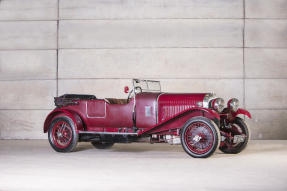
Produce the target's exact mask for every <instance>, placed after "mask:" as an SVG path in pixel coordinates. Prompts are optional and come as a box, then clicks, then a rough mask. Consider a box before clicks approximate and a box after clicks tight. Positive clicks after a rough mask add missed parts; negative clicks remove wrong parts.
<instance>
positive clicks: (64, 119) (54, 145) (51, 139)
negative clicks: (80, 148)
mask: <svg viewBox="0 0 287 191" xmlns="http://www.w3.org/2000/svg"><path fill="white" fill-rule="evenodd" d="M58 122H65V123H67V124H68V125H69V126H70V130H71V132H72V133H71V140H70V142H69V143H68V144H67V146H65V147H63V148H60V147H59V146H57V144H58V143H56V140H55V135H54V137H53V128H56V126H55V125H56V124H57V123H58ZM48 139H49V143H50V145H51V146H52V148H53V149H54V150H55V151H57V152H63V153H66V152H72V151H74V150H75V148H76V146H77V144H78V139H79V135H78V134H77V132H76V128H75V125H74V122H73V120H72V119H71V118H69V117H67V116H60V117H56V118H55V119H53V121H52V123H51V124H50V127H49V130H48Z"/></svg>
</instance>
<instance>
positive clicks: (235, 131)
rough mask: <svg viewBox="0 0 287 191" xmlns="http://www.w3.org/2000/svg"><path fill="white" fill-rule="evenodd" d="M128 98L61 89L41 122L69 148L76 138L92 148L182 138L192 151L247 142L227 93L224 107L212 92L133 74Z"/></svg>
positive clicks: (232, 149)
mask: <svg viewBox="0 0 287 191" xmlns="http://www.w3.org/2000/svg"><path fill="white" fill-rule="evenodd" d="M132 82H133V88H132V89H131V91H129V88H128V87H125V89H124V91H125V92H126V93H129V95H128V98H127V99H115V98H105V99H98V98H96V96H93V95H79V94H65V95H63V96H60V97H56V98H55V105H56V108H55V109H54V110H53V111H52V112H51V113H50V114H49V115H48V116H47V118H46V120H45V122H44V132H45V133H46V132H48V138H49V142H50V144H51V146H52V147H53V148H54V149H55V150H56V151H59V152H69V151H72V150H74V149H75V148H76V145H77V142H79V141H90V142H92V144H93V145H94V146H95V147H96V148H109V147H111V146H112V145H113V144H114V143H130V142H140V141H143V142H147V140H148V141H149V142H151V143H158V142H168V143H171V144H182V146H183V148H184V150H185V151H186V152H187V153H188V154H189V155H191V156H193V157H199V158H203V157H208V156H210V155H211V154H212V153H213V152H214V151H215V150H216V148H217V147H218V146H219V148H220V150H222V151H223V152H225V153H238V152H240V151H241V150H243V149H244V148H245V146H246V144H247V142H248V138H249V130H248V128H247V126H246V124H245V123H244V121H243V120H242V119H241V118H239V117H238V115H239V114H243V115H246V116H248V117H250V118H251V115H250V113H249V112H248V111H246V110H244V109H240V108H238V100H237V99H236V98H232V99H230V100H229V101H228V104H227V107H224V101H223V99H222V98H217V97H216V96H215V94H212V93H165V92H161V86H160V82H159V81H152V80H140V79H133V80H132Z"/></svg>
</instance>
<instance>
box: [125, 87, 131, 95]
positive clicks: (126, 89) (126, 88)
mask: <svg viewBox="0 0 287 191" xmlns="http://www.w3.org/2000/svg"><path fill="white" fill-rule="evenodd" d="M129 91H130V88H129V87H128V86H125V88H124V92H125V93H126V94H127V93H129Z"/></svg>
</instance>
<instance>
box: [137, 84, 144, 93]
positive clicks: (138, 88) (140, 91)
mask: <svg viewBox="0 0 287 191" xmlns="http://www.w3.org/2000/svg"><path fill="white" fill-rule="evenodd" d="M137 91H139V92H137ZM142 92H143V90H142V88H141V87H139V86H136V87H135V93H142Z"/></svg>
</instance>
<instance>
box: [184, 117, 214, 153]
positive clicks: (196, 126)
mask: <svg viewBox="0 0 287 191" xmlns="http://www.w3.org/2000/svg"><path fill="white" fill-rule="evenodd" d="M218 136H219V134H218V129H217V126H216V125H215V124H213V123H212V122H211V121H210V120H209V119H207V118H204V117H194V118H192V119H191V120H189V121H188V122H187V123H186V124H185V126H184V127H183V129H182V133H181V143H182V146H183V149H184V150H185V151H186V152H187V153H188V154H189V155H191V156H192V157H196V158H205V157H208V156H210V155H211V154H212V153H213V152H214V151H215V150H216V148H217V146H218V143H219V141H218Z"/></svg>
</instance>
